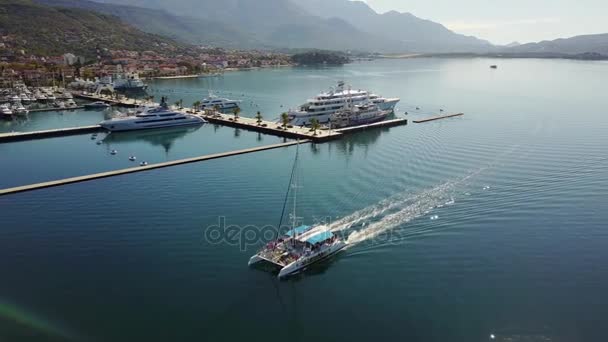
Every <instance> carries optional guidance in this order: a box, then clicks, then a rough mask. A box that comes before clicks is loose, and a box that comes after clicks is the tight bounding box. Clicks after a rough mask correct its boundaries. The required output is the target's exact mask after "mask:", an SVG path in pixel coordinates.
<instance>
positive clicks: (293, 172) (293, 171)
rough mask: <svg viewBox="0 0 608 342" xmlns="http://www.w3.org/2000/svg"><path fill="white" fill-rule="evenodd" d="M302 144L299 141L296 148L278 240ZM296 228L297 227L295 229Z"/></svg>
mask: <svg viewBox="0 0 608 342" xmlns="http://www.w3.org/2000/svg"><path fill="white" fill-rule="evenodd" d="M299 146H300V144H299V140H298V145H297V146H296V157H295V159H294V161H293V168H292V169H291V176H290V177H289V185H288V186H287V193H286V194H285V200H283V210H281V219H280V220H279V225H278V226H277V236H276V238H277V239H278V238H279V231H280V230H281V223H283V217H284V216H285V208H286V207H287V200H288V199H289V190H290V188H291V183H292V181H293V177H294V174H295V173H296V166H297V163H298V153H299V150H300V148H299ZM293 228H295V227H293Z"/></svg>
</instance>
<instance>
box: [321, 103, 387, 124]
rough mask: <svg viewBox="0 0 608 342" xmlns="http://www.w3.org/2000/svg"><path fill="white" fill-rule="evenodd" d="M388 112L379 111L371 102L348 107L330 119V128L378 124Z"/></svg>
mask: <svg viewBox="0 0 608 342" xmlns="http://www.w3.org/2000/svg"><path fill="white" fill-rule="evenodd" d="M390 113H391V112H390V111H388V110H381V109H380V108H379V107H378V105H375V104H373V103H371V102H368V103H363V104H359V105H354V106H348V107H346V108H344V109H342V110H340V111H338V112H336V113H334V114H332V115H331V117H330V124H331V127H332V128H342V127H349V126H358V125H365V124H370V123H374V122H379V121H382V120H384V119H386V117H387V116H388V115H389V114H390Z"/></svg>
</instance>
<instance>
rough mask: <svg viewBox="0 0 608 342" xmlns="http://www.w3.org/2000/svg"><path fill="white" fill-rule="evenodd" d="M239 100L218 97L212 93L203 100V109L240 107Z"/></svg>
mask: <svg viewBox="0 0 608 342" xmlns="http://www.w3.org/2000/svg"><path fill="white" fill-rule="evenodd" d="M239 103H240V102H239V101H236V100H230V99H227V98H222V97H217V96H215V95H213V94H212V93H209V96H207V97H206V98H204V99H203V100H202V101H201V109H216V108H217V109H218V110H219V111H227V110H233V109H235V108H239Z"/></svg>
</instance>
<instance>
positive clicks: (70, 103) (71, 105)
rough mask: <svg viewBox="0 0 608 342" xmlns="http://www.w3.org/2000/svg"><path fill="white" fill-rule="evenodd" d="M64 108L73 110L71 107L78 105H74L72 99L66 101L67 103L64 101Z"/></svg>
mask: <svg viewBox="0 0 608 342" xmlns="http://www.w3.org/2000/svg"><path fill="white" fill-rule="evenodd" d="M65 106H66V107H70V108H73V107H78V104H76V102H74V100H73V99H68V100H67V101H65Z"/></svg>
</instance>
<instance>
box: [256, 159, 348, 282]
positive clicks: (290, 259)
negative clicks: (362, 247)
mask: <svg viewBox="0 0 608 342" xmlns="http://www.w3.org/2000/svg"><path fill="white" fill-rule="evenodd" d="M297 160H298V152H297V150H296V159H295V162H294V166H293V167H294V169H293V170H292V174H293V172H295V169H296V167H297ZM291 188H292V189H293V190H294V196H293V199H294V212H293V214H292V216H291V217H292V219H293V222H292V229H291V230H289V231H288V232H286V233H284V234H283V235H282V236H281V237H278V238H277V239H275V240H274V241H271V242H269V243H267V244H266V246H264V247H263V248H262V249H261V250H260V251H259V252H258V253H257V254H255V255H254V256H252V257H251V258H250V259H249V266H251V265H254V264H257V263H259V262H268V263H270V264H273V265H276V266H278V267H279V268H280V271H279V275H278V277H279V278H285V277H288V276H290V275H293V274H295V273H298V272H300V271H302V270H303V269H305V268H306V267H308V266H310V265H312V264H314V263H316V262H318V261H320V260H324V259H327V258H329V257H331V256H332V255H335V254H336V253H338V252H340V251H341V250H343V249H344V248H345V247H346V242H344V241H343V240H342V239H341V238H340V237H338V236H337V235H334V234H333V233H332V232H331V230H330V229H329V227H327V226H324V225H315V226H306V225H303V226H296V213H295V202H296V189H297V187H296V186H295V184H291Z"/></svg>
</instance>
